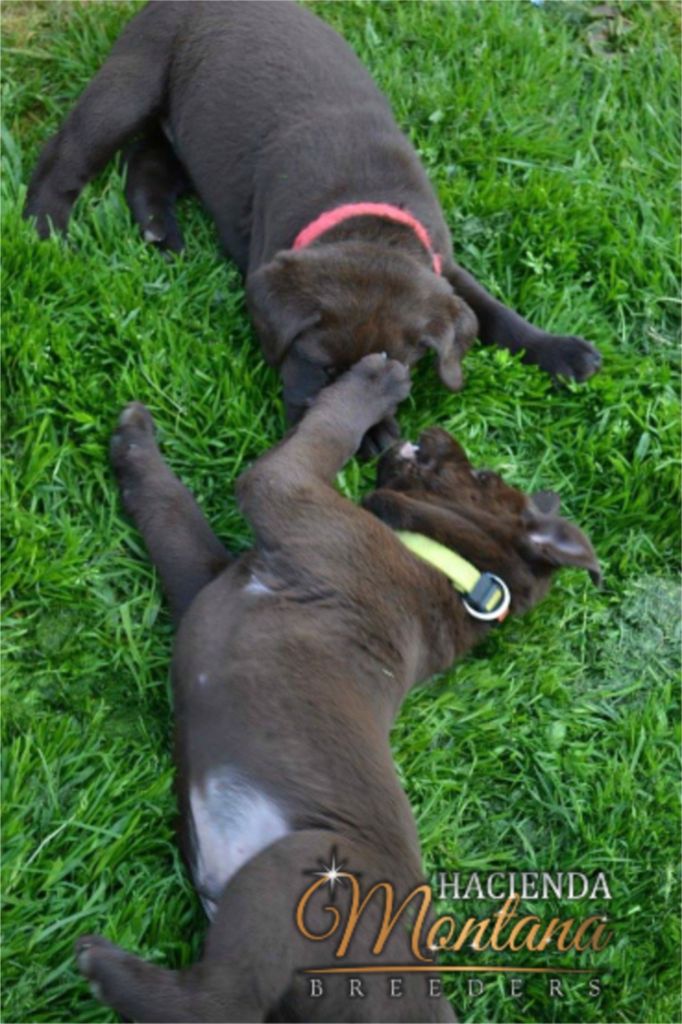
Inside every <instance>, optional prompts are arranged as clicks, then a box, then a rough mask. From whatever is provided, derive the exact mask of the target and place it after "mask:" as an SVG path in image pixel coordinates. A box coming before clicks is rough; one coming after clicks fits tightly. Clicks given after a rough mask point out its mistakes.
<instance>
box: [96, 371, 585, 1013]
mask: <svg viewBox="0 0 682 1024" xmlns="http://www.w3.org/2000/svg"><path fill="white" fill-rule="evenodd" d="M408 390H409V375H408V370H407V369H406V368H405V367H404V366H403V365H402V364H400V363H397V362H393V361H390V360H387V359H385V358H382V357H381V356H378V355H371V356H368V357H366V358H364V359H363V360H362V361H361V362H360V363H358V364H357V365H356V366H355V367H354V368H353V369H351V370H350V371H349V372H348V373H347V374H346V375H344V376H343V377H342V378H340V379H339V380H338V381H337V382H336V383H334V384H333V385H331V386H330V387H329V388H326V389H325V390H323V391H322V392H321V393H320V395H319V396H318V398H317V399H316V401H315V403H314V405H313V406H312V408H311V409H310V410H309V411H308V413H307V414H306V415H305V417H304V418H303V419H302V421H301V423H300V424H299V426H298V427H297V428H295V430H294V431H293V432H292V433H291V434H290V435H289V436H288V437H287V438H286V439H285V440H284V441H283V442H281V443H280V444H279V445H277V446H276V447H275V448H273V449H272V450H271V451H269V452H267V453H266V454H265V455H263V456H262V457H261V458H260V459H259V460H258V461H257V462H256V464H255V465H254V466H253V467H252V468H251V469H249V470H248V471H247V472H246V473H245V474H244V475H243V476H242V477H241V478H240V480H239V481H238V484H237V495H238V498H239V503H240V506H241V509H242V511H243V513H244V515H245V516H246V518H247V519H248V521H249V523H250V524H251V526H252V528H253V532H254V535H255V546H254V548H253V550H251V551H249V552H247V553H246V554H243V555H241V556H240V557H238V558H233V557H232V556H231V555H230V554H229V553H228V552H227V551H226V550H225V549H224V548H223V546H222V545H221V544H220V542H219V541H218V540H217V539H216V537H215V536H214V535H213V533H212V531H211V530H210V527H209V526H208V524H207V522H206V520H205V519H204V517H203V516H202V514H201V512H200V511H199V509H198V507H197V505H196V503H195V502H194V499H193V498H192V497H191V495H190V494H189V492H188V491H187V490H186V489H185V488H184V487H183V486H182V484H181V483H180V482H179V481H178V480H177V478H176V477H175V476H174V475H173V474H172V472H171V471H170V469H169V468H168V467H167V465H166V463H165V462H164V461H163V459H162V458H161V455H160V453H159V450H158V447H157V445H156V442H155V440H154V435H153V428H152V421H151V417H150V415H149V413H148V412H147V411H146V410H145V408H144V407H143V406H141V405H138V404H133V405H132V406H130V407H128V409H126V410H125V412H124V413H123V415H122V417H121V420H120V425H119V428H118V430H117V432H116V434H115V435H114V439H113V442H112V459H113V464H114V467H115V469H116V472H117V474H118V477H119V482H120V486H121V491H122V496H123V501H124V504H125V507H126V509H127V511H128V512H129V514H130V515H132V517H133V519H134V520H135V522H136V524H137V525H138V527H139V529H140V530H141V532H142V535H143V537H144V540H145V543H146V545H147V548H148V550H149V552H150V554H151V556H152V559H153V561H154V563H155V565H156V567H157V569H158V571H159V574H160V577H161V582H162V584H163V587H164V589H165V591H166V594H167V596H168V599H169V601H170V604H171V607H172V609H173V612H174V615H175V618H176V620H177V621H178V623H179V627H178V636H177V641H176V647H175V653H174V657H173V681H174V690H175V707H176V716H177V757H178V774H179V789H180V794H181V810H182V814H183V830H184V843H185V852H186V855H187V860H188V862H189V864H190V869H191V871H192V873H193V876H194V879H195V884H196V885H197V887H198V888H199V890H200V894H201V896H202V898H203V899H204V902H205V904H207V905H208V906H209V907H210V908H213V907H215V915H214V919H213V922H212V924H211V926H210V929H209V932H208V937H207V940H206V945H205V949H204V953H203V956H202V959H201V961H200V963H199V964H197V965H195V966H194V967H192V968H190V969H188V970H186V971H182V972H172V971H167V970H164V969H162V968H160V967H158V966H152V965H151V964H147V963H144V962H143V961H142V960H140V959H138V958H136V957H134V956H132V955H130V954H127V953H124V952H123V951H122V950H120V949H118V948H117V947H115V946H112V945H111V944H110V943H107V942H106V941H105V940H103V939H100V938H97V937H87V938H85V939H83V940H81V941H80V942H79V945H78V950H79V960H80V964H81V968H82V969H83V971H84V973H85V974H86V975H87V976H88V977H89V978H91V979H92V980H94V981H96V982H97V984H98V985H99V989H100V993H101V997H102V998H103V999H104V1001H106V1002H107V1003H109V1004H110V1005H111V1006H113V1007H114V1008H115V1009H117V1010H118V1011H119V1012H120V1013H122V1014H124V1015H126V1016H127V1017H129V1018H132V1019H134V1020H138V1021H161V1020H163V1021H190V1020H191V1021H234V1020H239V1021H246V1020H264V1019H268V1020H290V1021H291V1020H330V1021H334V1020H336V1021H338V1020H367V1021H379V1020H382V1021H383V1020H406V1021H407V1020H412V1021H427V1020H449V1019H452V1011H451V1009H450V1007H449V1005H448V1004H447V1002H446V1001H445V1000H443V999H435V1000H434V999H428V998H427V997H426V994H425V986H424V979H423V978H412V979H411V980H409V981H408V983H406V990H405V995H404V997H403V998H401V999H399V1000H397V999H396V1000H389V999H388V998H387V994H386V986H385V985H384V984H377V985H374V986H372V987H371V991H370V992H369V993H368V995H367V996H366V998H365V999H363V1000H352V999H348V998H347V996H346V994H345V984H344V983H343V979H341V980H340V979H336V981H337V982H338V983H336V984H333V985H330V991H329V992H328V994H327V996H325V997H324V998H322V999H319V1000H311V999H310V998H309V997H308V995H307V992H306V979H305V976H304V975H302V974H301V973H300V969H301V968H304V967H309V966H320V965H323V964H330V963H332V962H334V942H333V941H332V940H331V939H330V940H329V941H328V942H321V943H318V944H315V943H311V942H310V941H308V940H305V939H304V938H303V937H302V936H301V935H300V934H299V933H298V932H297V930H296V928H295V927H294V922H293V911H294V907H295V904H296V901H297V899H298V897H299V896H300V895H301V893H302V891H303V889H304V887H305V878H304V875H303V872H304V871H305V870H308V869H311V868H315V867H316V866H318V862H320V861H323V860H327V861H328V859H329V855H330V851H331V849H332V847H335V848H336V851H337V855H338V857H339V858H340V859H342V860H343V859H345V860H346V861H347V865H348V868H349V869H350V870H353V871H355V872H361V873H362V879H363V885H364V886H365V887H368V886H369V885H371V884H372V883H373V882H375V881H379V880H384V879H388V880H390V881H391V882H392V883H393V884H394V885H395V887H396V892H397V894H398V895H399V898H400V899H402V898H403V896H404V895H406V894H407V892H408V891H409V890H410V889H411V888H412V887H413V886H414V885H416V884H417V883H419V882H420V880H421V860H420V851H419V840H418V835H417V831H416V828H415V823H414V819H413V817H412V813H411V810H410V808H409V805H408V803H407V800H406V798H405V795H404V793H403V791H402V789H401V786H400V783H399V781H398V778H397V776H396V773H395V769H394V766H393V763H392V759H391V752H390V747H389V739H388V737H389V730H390V728H391V724H392V722H393V720H394V717H395V715H396V713H397V711H398V708H399V707H400V703H401V701H402V699H403V698H404V696H405V695H406V693H407V692H408V690H409V689H410V688H411V687H412V686H414V685H415V684H416V683H418V682H420V681H422V680H424V679H426V678H428V677H429V676H430V675H432V674H433V673H435V672H440V671H443V670H444V669H446V668H448V667H449V666H450V665H451V664H452V662H453V661H454V660H455V658H457V657H460V656H461V655H463V654H464V653H466V651H468V650H469V649H470V648H471V647H472V646H473V645H474V644H475V643H476V642H477V641H479V640H480V639H481V638H482V637H483V636H485V635H486V633H487V631H488V629H489V628H490V627H489V625H487V624H484V623H481V622H478V621H475V620H474V619H472V618H471V617H470V616H469V615H468V614H467V612H466V610H465V609H464V606H463V604H462V601H461V599H460V597H459V595H458V594H457V593H456V592H455V590H454V589H453V587H452V585H451V584H450V582H449V580H448V579H447V578H446V577H445V576H444V575H443V574H442V573H441V572H439V571H438V570H437V569H434V568H433V567H431V566H430V565H428V564H426V563H425V562H422V561H421V560H420V559H419V558H417V557H416V556H415V555H413V554H411V553H410V552H409V551H408V550H407V548H405V547H404V546H403V544H402V543H401V542H400V541H399V540H398V539H397V538H396V536H395V535H394V532H393V528H395V527H403V528H408V529H412V530H419V531H421V532H423V533H425V534H427V535H429V536H432V537H435V538H437V539H439V540H440V541H442V542H443V543H445V544H447V545H449V546H451V547H452V548H453V549H455V550H456V551H458V552H459V553H460V554H461V555H463V556H464V557H465V558H468V559H469V560H471V561H472V562H474V563H475V564H476V565H477V566H479V567H480V568H482V569H483V568H485V569H490V570H492V571H494V572H495V573H497V574H498V575H500V576H502V577H503V578H504V579H505V580H506V581H507V582H508V584H509V585H510V588H511V592H512V604H511V612H512V614H518V613H522V612H525V611H526V610H527V609H528V608H530V607H531V606H532V605H534V604H535V603H536V602H537V601H538V600H539V599H540V598H541V597H542V596H543V595H544V594H545V592H546V591H547V589H548V587H549V584H550V579H551V576H552V573H553V572H554V570H555V569H556V568H557V567H559V566H561V565H578V566H582V567H584V568H586V569H588V570H589V571H590V572H591V573H592V574H594V575H595V576H597V575H598V572H599V568H598V564H597V560H596V557H595V555H594V552H593V550H592V548H591V546H590V544H589V541H588V540H587V538H586V537H585V536H584V535H583V534H582V533H581V532H580V531H579V530H578V529H577V527H575V526H573V525H572V524H570V523H568V522H566V521H565V520H563V519H561V518H560V517H559V516H558V515H557V512H556V506H557V500H556V499H555V497H554V496H552V495H547V494H542V495H538V496H536V498H535V499H529V498H527V497H526V496H525V495H523V494H522V493H521V492H520V491H518V490H515V489H514V488H511V487H509V486H507V485H506V484H505V483H504V482H503V481H502V480H501V479H500V478H499V477H497V476H495V475H494V474H490V473H488V474H480V473H476V472H475V471H473V470H472V467H471V466H470V464H469V462H468V461H467V459H466V456H465V454H464V452H463V451H462V449H461V447H460V446H459V445H458V444H457V443H456V442H455V441H453V440H452V438H450V437H449V436H448V435H447V434H446V433H445V432H444V431H442V430H438V429H433V430H429V431H427V432H426V433H425V434H424V436H423V437H422V438H421V440H420V447H419V453H418V455H417V457H416V458H415V459H413V460H411V461H410V460H408V459H406V458H404V457H403V456H402V455H401V451H402V450H403V449H399V448H398V447H394V448H392V449H390V450H389V452H388V453H387V454H386V455H385V456H384V458H383V460H382V462H381V464H380V469H379V480H378V483H379V488H378V490H376V491H375V492H374V494H372V495H371V496H370V497H369V498H368V499H367V500H366V502H365V507H364V508H362V507H357V506H355V505H353V504H352V503H351V502H350V501H348V500H347V499H346V498H344V497H342V496H341V495H340V494H339V493H338V492H337V491H336V490H335V488H334V486H333V482H334V479H335V476H336V474H337V472H338V471H339V470H340V469H341V468H342V466H343V465H344V463H345V462H346V460H347V459H348V458H350V456H351V455H352V454H353V452H355V451H356V450H357V448H358V446H359V445H360V442H361V440H362V438H363V436H364V435H365V433H366V432H367V431H368V430H369V429H370V428H371V427H372V426H374V425H375V424H376V423H378V422H380V421H381V420H383V419H384V418H385V417H386V416H388V415H392V414H393V412H394V411H395V408H396V405H397V404H398V402H399V401H400V400H401V399H402V398H403V397H404V396H405V395H406V394H407V392H408ZM254 581H256V583H257V587H256V590H255V591H254ZM424 699H428V697H426V696H425V698H424ZM225 771H229V772H230V773H232V776H235V774H236V777H237V778H238V779H239V780H241V782H240V785H243V786H244V787H247V788H248V789H249V792H251V791H252V790H253V789H255V790H257V792H258V794H263V795H265V796H267V798H268V800H269V801H271V802H272V804H273V806H276V807H277V808H278V809H279V811H281V813H282V815H283V816H284V818H285V819H286V822H287V827H288V834H286V835H284V836H283V837H281V838H278V839H277V840H276V841H274V842H272V843H271V844H270V845H268V846H266V847H265V848H264V849H262V850H260V852H258V853H256V854H255V855H254V856H253V857H251V859H249V860H248V861H247V863H245V865H244V866H243V867H242V868H241V869H240V870H239V871H238V872H237V873H236V874H235V875H234V876H233V877H232V878H231V879H230V880H229V881H228V882H227V884H226V885H225V887H224V890H223V891H221V887H220V886H216V887H215V888H214V889H211V887H210V886H207V884H206V882H205V880H204V881H202V873H201V869H200V867H199V866H198V865H199V862H200V859H201V858H200V857H199V855H198V853H197V844H198V839H197V836H198V833H199V831H200V823H197V816H196V812H195V811H194V804H193V803H192V800H193V797H192V793H196V792H205V791H207V787H208V786H209V782H210V780H211V779H212V778H216V777H217V775H216V773H219V772H225ZM239 799H240V793H239V792H238V791H236V790H235V789H232V790H230V792H229V793H226V794H225V796H224V800H223V799H222V798H221V800H220V801H219V802H218V804H217V805H216V806H215V807H214V814H216V815H217V816H218V817H219V818H220V817H221V816H225V815H227V816H228V819H229V814H230V806H231V802H234V801H235V800H237V801H238V800H239ZM235 841H236V839H235V838H234V836H232V835H228V836H227V838H226V840H225V843H224V848H221V849H222V853H221V856H224V858H229V856H230V855H231V851H230V846H231V844H232V843H233V842H235ZM347 899H348V893H347V891H340V892H339V894H338V900H339V902H338V906H339V908H340V909H341V910H342V911H343V909H344V908H345V906H346V903H347ZM370 924H371V925H373V926H374V927H376V916H374V917H371V918H370V922H368V923H367V926H366V928H365V929H364V931H363V934H362V935H361V936H360V937H359V938H358V944H357V945H356V946H355V947H353V950H352V955H353V956H354V957H355V961H357V960H358V959H360V961H362V959H363V957H364V959H366V958H367V955H368V946H369V943H368V932H369V931H370V930H371V927H370ZM328 925H329V920H328V919H325V915H324V914H323V913H322V911H321V910H320V911H319V912H318V918H317V919H316V924H315V925H314V927H316V928H317V929H319V930H320V931H322V930H323V928H324V927H327V926H328ZM406 941H407V940H406V936H405V934H404V933H403V931H402V929H398V931H397V932H396V934H395V935H394V937H393V938H392V940H391V942H390V943H389V945H388V946H387V949H386V951H385V953H384V954H383V961H384V962H385V961H386V960H390V962H409V959H410V953H409V950H408V949H407V947H406Z"/></svg>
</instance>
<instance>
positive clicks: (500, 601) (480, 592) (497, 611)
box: [462, 572, 511, 622]
mask: <svg viewBox="0 0 682 1024" xmlns="http://www.w3.org/2000/svg"><path fill="white" fill-rule="evenodd" d="M462 602H463V604H464V607H465V608H466V610H467V611H468V612H469V615H471V616H472V617H473V618H474V619H480V620H481V621H482V622H492V620H493V619H497V621H498V622H502V620H503V619H504V618H505V617H506V615H507V612H508V611H509V605H510V603H511V594H510V593H509V587H508V586H507V584H506V583H505V582H504V580H501V579H500V577H499V576H495V575H494V574H493V573H491V572H483V573H481V575H480V576H479V578H478V580H477V582H476V584H475V585H474V587H473V588H472V589H471V590H470V591H469V592H468V593H467V594H463V595H462Z"/></svg>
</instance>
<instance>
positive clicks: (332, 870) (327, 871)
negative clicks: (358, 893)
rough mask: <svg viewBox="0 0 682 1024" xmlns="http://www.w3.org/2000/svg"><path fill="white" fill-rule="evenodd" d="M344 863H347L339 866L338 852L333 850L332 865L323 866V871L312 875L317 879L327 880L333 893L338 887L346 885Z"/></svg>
mask: <svg viewBox="0 0 682 1024" xmlns="http://www.w3.org/2000/svg"><path fill="white" fill-rule="evenodd" d="M344 863H345V861H341V862H340V863H339V864H337V863H336V850H332V855H331V864H323V865H322V871H313V872H312V873H313V874H314V875H315V877H316V878H326V879H327V882H328V883H329V888H330V890H331V892H332V893H333V892H334V887H335V886H336V885H345V884H346V880H345V878H344V877H343V871H342V868H343V865H344Z"/></svg>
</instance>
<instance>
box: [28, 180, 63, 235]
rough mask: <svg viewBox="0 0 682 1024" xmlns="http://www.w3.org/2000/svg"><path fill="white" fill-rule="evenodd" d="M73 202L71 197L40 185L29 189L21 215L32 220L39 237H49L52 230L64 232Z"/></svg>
mask: <svg viewBox="0 0 682 1024" xmlns="http://www.w3.org/2000/svg"><path fill="white" fill-rule="evenodd" d="M74 198H75V197H74ZM73 203H74V199H72V198H71V197H69V196H63V195H59V194H58V193H56V192H53V191H52V190H51V189H50V188H49V187H48V186H46V185H42V186H41V187H39V188H36V189H29V193H28V197H27V199H26V203H25V205H24V209H23V214H22V216H23V217H24V220H30V219H33V220H34V223H35V228H36V231H37V232H38V237H39V238H41V239H45V238H49V237H50V235H51V234H52V233H53V232H56V233H59V234H64V232H65V231H66V228H67V225H68V223H69V217H70V215H71V208H72V206H73Z"/></svg>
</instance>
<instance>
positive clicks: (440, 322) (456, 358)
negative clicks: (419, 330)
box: [422, 295, 478, 391]
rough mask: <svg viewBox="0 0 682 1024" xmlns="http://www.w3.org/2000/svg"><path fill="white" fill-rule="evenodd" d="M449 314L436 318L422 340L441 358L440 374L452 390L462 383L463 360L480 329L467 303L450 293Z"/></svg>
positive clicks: (439, 360) (439, 359) (439, 363)
mask: <svg viewBox="0 0 682 1024" xmlns="http://www.w3.org/2000/svg"><path fill="white" fill-rule="evenodd" d="M449 300H450V301H449V314H450V315H449V317H448V318H447V319H446V318H445V317H440V316H439V317H434V319H433V320H431V321H430V322H429V323H428V325H427V327H426V330H425V332H424V337H423V338H422V343H423V344H424V345H426V346H427V348H432V349H433V350H434V351H435V352H436V354H437V357H438V376H439V377H440V379H441V380H442V382H443V384H445V387H446V388H449V389H450V391H459V389H460V388H461V386H462V383H463V380H462V366H461V359H462V356H463V355H464V353H465V352H466V350H467V349H468V348H469V346H470V345H471V343H472V342H473V340H474V338H475V337H476V333H477V331H478V320H477V319H476V317H475V315H474V313H473V311H472V310H471V309H469V307H468V306H467V304H466V303H465V302H463V301H462V300H461V299H458V298H457V297H456V296H455V295H452V296H449Z"/></svg>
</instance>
